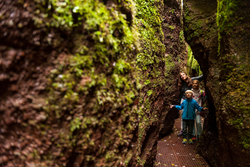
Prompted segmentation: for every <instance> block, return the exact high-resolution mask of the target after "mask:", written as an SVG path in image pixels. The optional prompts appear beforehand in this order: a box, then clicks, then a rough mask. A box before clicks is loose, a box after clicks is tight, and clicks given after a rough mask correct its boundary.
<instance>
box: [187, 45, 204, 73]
mask: <svg viewBox="0 0 250 167" xmlns="http://www.w3.org/2000/svg"><path fill="white" fill-rule="evenodd" d="M187 48H188V61H187V67H188V73H190V70H191V69H194V70H196V72H197V74H198V75H202V71H201V69H200V65H199V63H198V62H197V60H196V59H195V58H194V55H193V52H192V49H191V47H190V46H189V45H188V46H187Z"/></svg>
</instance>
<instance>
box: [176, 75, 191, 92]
mask: <svg viewBox="0 0 250 167" xmlns="http://www.w3.org/2000/svg"><path fill="white" fill-rule="evenodd" d="M181 73H184V74H186V76H187V79H186V80H185V81H183V80H182V79H181V76H180V74H181ZM180 74H179V79H178V86H179V89H181V87H182V83H183V82H186V83H187V85H188V86H192V79H191V78H190V77H189V76H188V75H187V73H185V72H180Z"/></svg>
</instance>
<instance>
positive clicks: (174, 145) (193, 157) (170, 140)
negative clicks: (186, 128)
mask: <svg viewBox="0 0 250 167" xmlns="http://www.w3.org/2000/svg"><path fill="white" fill-rule="evenodd" d="M180 121H181V120H180V118H178V119H176V120H175V124H174V129H173V133H171V134H170V135H169V136H166V137H164V138H163V139H161V140H159V141H158V146H157V156H156V162H155V167H209V165H208V164H207V162H206V161H205V160H204V159H203V158H202V157H201V156H199V154H196V153H195V146H196V144H197V142H194V145H189V144H182V137H178V136H177V134H178V133H179V132H180V130H181V123H180ZM202 122H203V120H202Z"/></svg>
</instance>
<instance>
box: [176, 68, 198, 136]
mask: <svg viewBox="0 0 250 167" xmlns="http://www.w3.org/2000/svg"><path fill="white" fill-rule="evenodd" d="M192 80H198V81H202V80H203V75H201V76H198V77H192V78H190V77H189V76H188V75H187V74H186V73H185V72H181V73H180V77H179V79H178V87H179V90H180V95H179V101H178V103H179V104H181V103H182V102H183V100H185V99H186V97H185V92H186V91H187V90H191V89H192ZM182 122H183V121H182V119H181V132H180V133H179V134H177V135H178V136H181V135H182V129H183V125H182Z"/></svg>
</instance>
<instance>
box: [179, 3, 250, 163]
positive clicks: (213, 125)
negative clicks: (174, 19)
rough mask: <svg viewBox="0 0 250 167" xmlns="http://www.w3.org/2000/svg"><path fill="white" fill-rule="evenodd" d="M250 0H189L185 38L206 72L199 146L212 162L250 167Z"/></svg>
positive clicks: (186, 8)
mask: <svg viewBox="0 0 250 167" xmlns="http://www.w3.org/2000/svg"><path fill="white" fill-rule="evenodd" d="M249 5H250V4H249V1H247V0H245V1H244V0H243V1H240V2H239V1H233V0H232V1H225V0H219V1H214V0H213V1H212V0H206V1H196V0H186V1H185V3H184V6H185V19H184V20H185V21H184V27H185V37H186V39H187V42H188V43H189V45H190V46H191V48H192V50H193V53H194V56H195V58H196V59H197V60H198V62H199V63H200V66H201V69H202V72H203V74H204V80H205V88H206V93H207V96H208V104H209V115H208V117H207V119H205V123H204V132H203V134H202V139H201V141H200V142H199V145H198V149H197V150H198V153H200V154H201V155H202V156H203V157H204V158H205V159H206V160H208V162H209V163H210V164H211V165H212V166H249V165H250V161H249V158H250V157H249V155H250V154H249V153H250V149H249V148H250V147H249V141H250V136H249V132H250V130H249V124H250V121H249V117H250V115H249V107H248V106H249V102H248V99H249V94H248V93H247V92H248V91H249V75H248V73H249V63H248V61H249V51H250V50H249V47H248V46H247V45H248V43H249V35H250V31H249V24H248V22H249V19H250V18H249Z"/></svg>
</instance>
